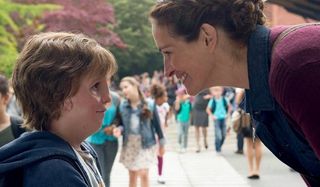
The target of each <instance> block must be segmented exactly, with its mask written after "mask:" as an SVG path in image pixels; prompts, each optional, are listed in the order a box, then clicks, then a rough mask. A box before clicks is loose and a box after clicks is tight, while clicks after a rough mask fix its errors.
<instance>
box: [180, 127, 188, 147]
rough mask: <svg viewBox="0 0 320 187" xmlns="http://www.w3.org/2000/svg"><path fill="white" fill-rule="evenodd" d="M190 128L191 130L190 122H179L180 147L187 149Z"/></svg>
mask: <svg viewBox="0 0 320 187" xmlns="http://www.w3.org/2000/svg"><path fill="white" fill-rule="evenodd" d="M188 130H189V122H179V138H178V142H179V144H180V148H185V149H186V148H187V146H188Z"/></svg>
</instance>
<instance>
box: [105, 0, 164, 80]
mask: <svg viewBox="0 0 320 187" xmlns="http://www.w3.org/2000/svg"><path fill="white" fill-rule="evenodd" d="M109 1H110V3H111V4H113V6H114V9H115V14H116V19H117V26H116V28H115V32H116V33H118V34H119V36H120V38H122V39H123V41H124V42H125V43H126V44H127V48H125V49H117V48H114V47H112V48H111V49H110V50H111V51H112V52H113V53H114V55H115V57H116V59H117V61H118V63H119V76H120V77H123V76H126V75H133V74H138V73H142V72H149V73H151V72H152V71H153V70H157V69H160V68H161V66H162V57H161V55H160V53H159V51H158V49H156V47H155V45H154V42H153V38H152V34H151V25H150V23H149V21H148V12H149V9H150V7H151V6H152V5H153V4H154V0H109Z"/></svg>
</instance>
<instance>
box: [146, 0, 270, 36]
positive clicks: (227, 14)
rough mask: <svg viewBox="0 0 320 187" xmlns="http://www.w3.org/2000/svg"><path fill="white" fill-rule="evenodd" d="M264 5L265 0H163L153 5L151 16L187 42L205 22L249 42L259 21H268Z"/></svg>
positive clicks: (197, 34)
mask: <svg viewBox="0 0 320 187" xmlns="http://www.w3.org/2000/svg"><path fill="white" fill-rule="evenodd" d="M263 8H264V3H263V1H262V0H161V1H158V3H157V4H156V5H154V6H153V7H152V8H151V11H150V13H149V17H150V18H152V19H155V20H156V22H157V24H159V25H165V26H168V28H169V31H170V32H171V34H173V35H177V36H182V37H183V38H184V39H185V41H187V42H192V41H194V40H196V39H197V38H198V36H199V32H200V27H201V25H202V24H204V23H208V24H210V25H212V26H216V27H220V28H222V29H223V30H224V31H226V32H227V33H228V34H229V36H230V37H231V38H232V39H234V40H237V41H241V42H246V41H247V39H248V37H249V35H250V33H251V32H252V31H254V30H255V29H256V25H257V24H259V25H263V24H264V23H265V15H264V13H263Z"/></svg>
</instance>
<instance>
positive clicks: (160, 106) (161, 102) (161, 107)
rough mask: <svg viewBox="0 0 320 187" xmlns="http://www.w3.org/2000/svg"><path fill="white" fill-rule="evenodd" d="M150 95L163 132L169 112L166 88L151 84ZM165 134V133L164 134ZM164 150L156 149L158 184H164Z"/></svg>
mask: <svg viewBox="0 0 320 187" xmlns="http://www.w3.org/2000/svg"><path fill="white" fill-rule="evenodd" d="M150 92H151V95H152V97H153V98H154V100H155V103H156V105H157V111H158V114H159V118H160V125H161V129H162V132H165V128H166V127H168V123H167V121H168V114H169V111H170V106H169V104H168V103H167V100H168V97H167V91H166V88H165V87H164V86H162V85H160V84H153V85H152V86H151V90H150ZM164 134H165V133H164ZM164 153H165V150H164V149H162V148H161V146H160V145H159V149H158V183H159V184H165V180H164V179H163V177H162V168H163V155H164Z"/></svg>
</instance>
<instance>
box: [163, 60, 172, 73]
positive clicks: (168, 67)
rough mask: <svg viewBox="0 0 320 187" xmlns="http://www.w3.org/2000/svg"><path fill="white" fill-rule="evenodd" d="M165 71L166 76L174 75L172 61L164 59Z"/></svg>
mask: <svg viewBox="0 0 320 187" xmlns="http://www.w3.org/2000/svg"><path fill="white" fill-rule="evenodd" d="M163 72H164V75H165V76H166V77H171V76H172V75H173V72H174V69H173V67H172V65H171V63H170V62H168V61H166V60H165V59H164V60H163Z"/></svg>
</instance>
